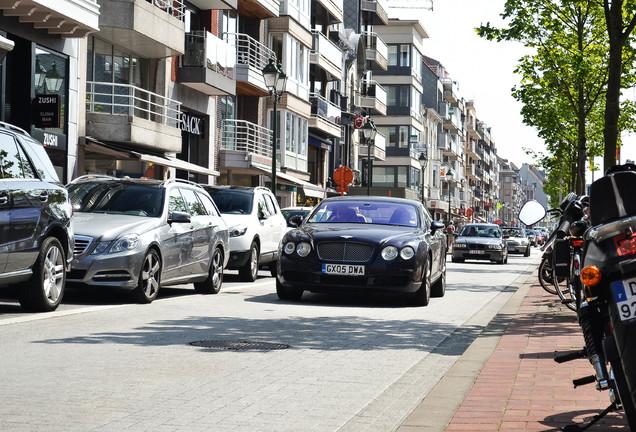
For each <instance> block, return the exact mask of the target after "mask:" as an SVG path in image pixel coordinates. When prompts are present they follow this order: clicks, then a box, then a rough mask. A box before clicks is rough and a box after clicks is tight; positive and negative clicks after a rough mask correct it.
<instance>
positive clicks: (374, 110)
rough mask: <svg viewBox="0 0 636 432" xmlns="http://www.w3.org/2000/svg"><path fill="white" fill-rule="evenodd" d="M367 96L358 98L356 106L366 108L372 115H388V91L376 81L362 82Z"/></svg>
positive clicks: (362, 95)
mask: <svg viewBox="0 0 636 432" xmlns="http://www.w3.org/2000/svg"><path fill="white" fill-rule="evenodd" d="M362 89H363V92H364V93H365V94H361V95H359V96H358V100H357V101H356V106H358V107H360V108H364V109H366V110H368V111H369V113H370V114H380V115H386V90H384V87H382V86H381V85H380V84H378V83H377V82H375V81H367V80H363V81H362Z"/></svg>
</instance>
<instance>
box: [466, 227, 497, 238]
mask: <svg viewBox="0 0 636 432" xmlns="http://www.w3.org/2000/svg"><path fill="white" fill-rule="evenodd" d="M459 235H460V237H461V236H466V237H493V238H499V237H501V233H500V231H499V229H497V228H493V227H492V226H487V225H466V226H465V227H464V229H462V232H461V233H460V234H459Z"/></svg>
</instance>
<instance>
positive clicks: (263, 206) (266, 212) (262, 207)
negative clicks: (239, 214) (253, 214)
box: [257, 194, 273, 218]
mask: <svg viewBox="0 0 636 432" xmlns="http://www.w3.org/2000/svg"><path fill="white" fill-rule="evenodd" d="M257 199H258V203H257V204H258V217H261V216H263V217H266V218H267V217H270V216H271V215H272V214H273V213H272V212H271V211H270V209H269V207H268V206H267V201H265V196H264V195H261V194H259V195H258V198H257Z"/></svg>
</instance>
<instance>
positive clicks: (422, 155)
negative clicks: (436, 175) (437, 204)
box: [417, 152, 428, 204]
mask: <svg viewBox="0 0 636 432" xmlns="http://www.w3.org/2000/svg"><path fill="white" fill-rule="evenodd" d="M417 160H418V162H419V163H420V167H421V168H422V204H424V176H425V174H424V171H425V170H426V165H427V164H428V159H427V158H426V153H425V152H421V153H420V157H418V158H417Z"/></svg>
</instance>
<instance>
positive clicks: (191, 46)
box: [177, 31, 236, 96]
mask: <svg viewBox="0 0 636 432" xmlns="http://www.w3.org/2000/svg"><path fill="white" fill-rule="evenodd" d="M185 50H186V52H185V54H184V55H183V56H182V57H181V59H180V62H179V69H178V70H177V76H178V80H179V82H180V83H181V84H183V85H185V86H186V87H190V88H192V89H194V90H197V91H199V92H201V93H204V94H207V95H209V96H226V95H235V94H236V81H235V80H234V72H235V70H236V48H235V46H234V45H230V44H229V43H228V42H227V41H224V40H222V39H219V38H218V37H216V36H214V35H213V34H212V33H210V32H207V31H197V32H192V33H188V34H187V35H186V43H185Z"/></svg>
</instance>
